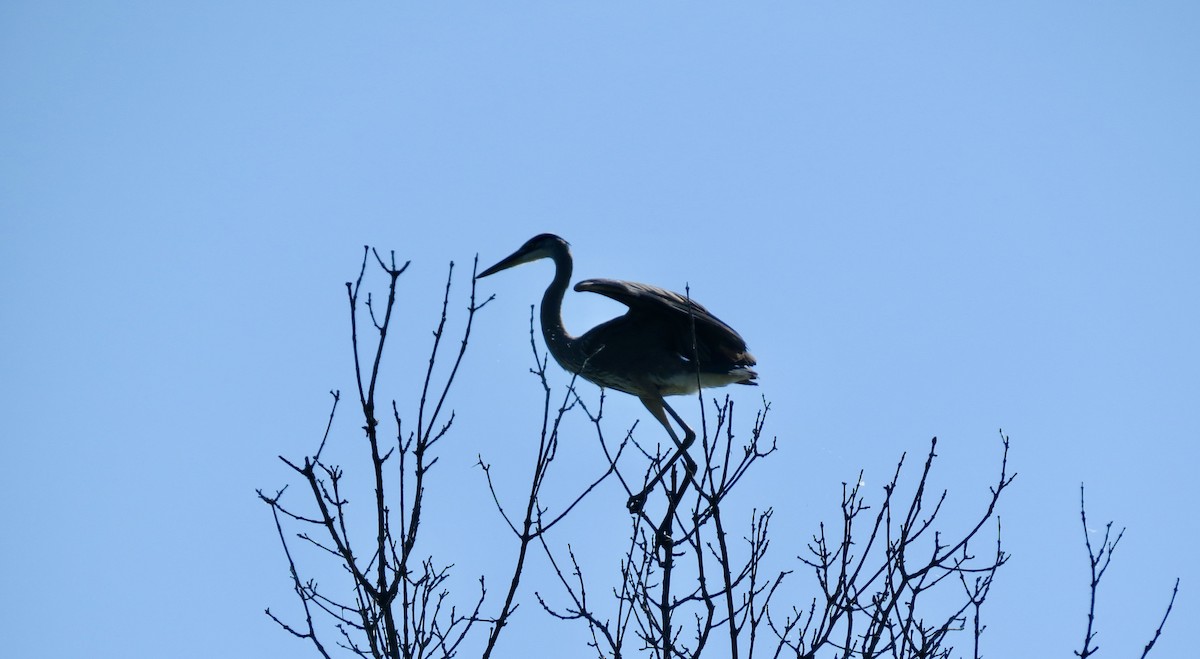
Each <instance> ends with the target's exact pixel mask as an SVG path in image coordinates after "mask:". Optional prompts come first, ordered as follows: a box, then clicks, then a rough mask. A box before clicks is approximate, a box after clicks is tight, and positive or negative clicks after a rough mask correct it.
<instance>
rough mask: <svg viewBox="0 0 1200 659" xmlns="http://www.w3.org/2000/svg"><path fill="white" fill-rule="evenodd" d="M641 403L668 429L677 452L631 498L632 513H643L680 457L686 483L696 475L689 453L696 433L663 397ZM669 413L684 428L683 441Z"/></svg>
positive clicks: (649, 398)
mask: <svg viewBox="0 0 1200 659" xmlns="http://www.w3.org/2000/svg"><path fill="white" fill-rule="evenodd" d="M641 401H642V404H643V405H645V406H646V409H647V410H649V411H650V414H652V415H653V416H654V418H655V419H658V422H659V423H661V424H662V427H663V428H666V429H667V434H668V435H670V436H671V441H672V442H674V443H675V449H676V450H675V454H674V455H672V456H671V457H670V459H669V460H667V462H666V463H665V464H664V465H663V466H662V468H661V469H659V470H658V474H657V475H656V476H655V477H654V478H652V479H651V480H650V482H649V483H646V487H644V488H642V491H641V492H638V493H637V494H635V495H633V496H631V497H629V502H628V503H627V504H626V507H627V508H628V509H629V512H631V513H639V512H641V510H642V507H643V506H645V505H646V497H647V496H649V495H650V490H653V489H654V487H655V486H656V485H658V482H659V481H661V480H662V479H663V476H665V475H666V473H667V470H668V469H670V468H671V465H673V464H675V461H676V460H678V459H679V456H681V455H682V456H683V458H684V465H685V469H686V470H687V478H686V479H685V482H691V480H692V476H693V475H694V474H695V473H696V461H695V460H692V456H690V455H688V453H687V450H688V447H690V446H691V445H692V443H693V442H695V441H696V432H695V431H694V430H692V429H691V427H690V426H688V424H687V423H684V421H683V419H682V418H680V416H679V415H678V414H676V413H675V410H673V409H671V406H670V405H667V401H665V400H663V398H662V396H655V397H650V396H642V397H641ZM667 412H670V414H671V416H672V417H673V418H674V419H675V421H676V423H678V424H679V426H680V427H681V428H683V441H680V440H679V436H678V435H676V434H675V429H674V428H672V427H671V422H670V421H668V420H667V414H666V413H667Z"/></svg>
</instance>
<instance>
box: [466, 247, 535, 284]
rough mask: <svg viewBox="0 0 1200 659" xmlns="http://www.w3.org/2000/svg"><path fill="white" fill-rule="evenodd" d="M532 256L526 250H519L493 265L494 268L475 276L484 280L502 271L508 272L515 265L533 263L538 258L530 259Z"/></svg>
mask: <svg viewBox="0 0 1200 659" xmlns="http://www.w3.org/2000/svg"><path fill="white" fill-rule="evenodd" d="M530 256H531V255H530V252H528V251H526V250H525V249H524V248H522V249H518V250H517V251H515V252H513V253H512V254H509V255H508V256H506V257H504V258H503V259H502V260H501V261H500V262H499V263H497V264H496V265H493V266H492V267H490V268H488V269H487V270H484V271H483V272H481V273H479V274H477V275H475V278H476V279H483V278H484V277H487V276H490V275H494V274H496V273H497V272H500V271H501V270H507V269H509V268H511V267H513V266H515V265H521V264H522V263H529V262H530V261H533V260H534V259H535V258H536V257H534V258H530Z"/></svg>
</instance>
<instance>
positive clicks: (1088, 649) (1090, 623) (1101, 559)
mask: <svg viewBox="0 0 1200 659" xmlns="http://www.w3.org/2000/svg"><path fill="white" fill-rule="evenodd" d="M1079 519H1080V521H1081V522H1083V541H1084V544H1085V546H1086V547H1087V552H1088V567H1089V568H1090V570H1091V581H1090V582H1089V584H1088V592H1089V595H1090V597H1089V598H1088V614H1087V629H1086V631H1084V634H1083V649H1082V650H1076V651H1075V656H1077V657H1079V659H1088V657H1091V656H1092V655H1094V654H1096V652H1097V651H1098V650H1099V649H1100V646H1098V645H1095V644H1094V642H1095V640H1096V634H1097V632H1096V631H1095V623H1096V592H1097V591H1098V589H1099V587H1100V580H1101V579H1102V578H1104V573H1105V572H1107V571H1108V565H1109V563H1110V562H1111V561H1112V557H1113V552H1114V551H1116V549H1117V545H1118V544H1119V543H1120V542H1121V538H1123V537H1125V529H1123V528H1122V529H1121V530H1120V531H1118V532H1117V536H1116V537H1115V538H1114V537H1113V536H1112V528H1113V523H1112V522H1108V523H1107V524H1105V525H1104V538H1103V539H1102V540H1100V545H1099V547H1096V548H1094V547H1093V546H1092V534H1091V531H1090V530H1089V529H1088V521H1087V507H1086V506H1085V505H1084V499H1083V485H1082V484H1081V485H1080V486H1079ZM1178 594H1179V579H1175V587H1174V588H1172V589H1171V601H1169V602H1167V610H1166V611H1164V612H1163V617H1162V620H1161V621H1159V623H1158V628H1157V629H1155V630H1154V636H1153V637H1151V638H1150V641H1149V642H1148V643H1146V646H1145V647H1144V648H1143V649H1142V658H1143V659H1145V657H1146V655H1148V654H1150V650H1152V649H1153V648H1154V644H1155V643H1157V642H1158V638H1159V637H1160V636H1162V630H1163V626H1165V625H1166V624H1167V618H1169V617H1170V616H1171V609H1173V608H1174V607H1175V596H1176V595H1178Z"/></svg>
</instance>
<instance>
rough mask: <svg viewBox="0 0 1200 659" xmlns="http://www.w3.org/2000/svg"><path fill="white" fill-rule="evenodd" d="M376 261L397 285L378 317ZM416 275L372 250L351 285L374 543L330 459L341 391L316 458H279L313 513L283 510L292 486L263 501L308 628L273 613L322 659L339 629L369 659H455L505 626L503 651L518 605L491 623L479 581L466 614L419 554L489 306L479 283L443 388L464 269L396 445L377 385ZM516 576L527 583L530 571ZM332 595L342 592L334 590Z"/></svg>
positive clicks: (345, 644) (440, 569) (441, 574)
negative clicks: (304, 549)
mask: <svg viewBox="0 0 1200 659" xmlns="http://www.w3.org/2000/svg"><path fill="white" fill-rule="evenodd" d="M371 256H374V259H375V263H376V264H378V266H379V268H380V269H381V270H382V271H383V273H384V274H385V275H386V277H387V280H388V285H387V298H386V302H385V303H384V305H383V308H382V310H380V309H377V304H376V303H375V301H374V299H373V298H372V296H371V295H370V293H367V296H366V299H365V301H364V300H363V299H362V296H361V295H362V292H363V277H364V275H365V273H366V271H367V265H368V262H369V260H370V257H371ZM408 266H409V263H407V262H406V263H405V264H404V265H402V266H397V265H396V260H395V255H394V254H393V255H392V256H391V259H390V261H389V262H385V261H384V260H383V258H382V257H380V256H379V254H378V253H377V252H375V251H374V250H370V249H369V248H368V249H364V253H363V261H362V267H361V268H360V270H359V274H358V278H357V280H355V281H354V282H352V283H351V282H347V283H346V293H347V298H348V301H349V308H350V328H351V332H350V340H351V344H352V346H353V349H354V371H355V374H356V381H357V382H356V384H357V394H358V404H359V405H358V407H359V409H360V410H361V413H362V418H363V426H362V429H363V432H364V434H365V437H366V443H367V447H368V452H369V456H370V462H369V465H370V470H369V472H368V473H367V474H366V475H365V476H364V477H362V478H365V479H367V480H368V481H370V482H371V483H372V484H373V488H372V489H373V493H374V501H373V503H374V505H373V506H372V508H371V509H370V510H364V511H360V514H366V515H369V516H370V518H372V519H373V533H372V534H371V536H370V537H369V538H368V539H367V540H368V541H367V542H366V543H362V542H361V541H362V540H363V539H362V538H356V537H353V534H352V533H351V531H350V529H351V528H352V527H353V524H352V523H351V521H350V519H351V512H352V511H351V508H350V505H349V501H348V499H347V497H346V496H345V494H344V490H345V483H346V480H345V479H346V476H347V472H346V471H344V470H343V468H342V467H340V466H338V465H335V464H330V463H329V462H327V461H326V459H325V458H324V457H323V453H324V451H325V449H326V447H327V444H328V442H329V440H330V430H331V428H332V426H333V418H334V414H335V413H336V411H337V407H338V403H339V402H340V401H341V394H340V393H339V392H336V391H335V392H332V395H333V409H332V410H331V412H330V415H329V424H328V425H327V426H326V429H325V434H324V436H323V437H322V439H321V442H320V444H319V445H318V446H317V449H316V451H314V452H313V453H312V454H310V455H306V456H304V458H303V460H301V461H294V460H290V459H288V458H286V457H283V456H280V460H282V461H283V462H284V463H285V464H287V465H288V466H289V467H290V468H291V469H292V470H293V471H294V472H295V473H296V474H297V475H298V476H299V477H300V479H301V481H302V482H303V484H304V486H305V488H306V489H307V491H308V494H309V497H308V499H307V504H305V508H301V507H296V506H294V505H291V504H285V503H284V499H283V497H284V493H285V491H286V490H287V487H286V486H285V487H284V488H282V489H280V490H278V491H276V492H275V493H274V494H272V495H267V494H264V493H263V492H262V491H261V490H260V491H259V493H258V494H259V497H260V499H261V500H262V501H263V502H265V503H266V504H267V505H268V506H270V508H271V512H272V514H273V516H274V520H275V526H276V529H277V531H278V534H279V540H280V542H281V543H282V545H283V550H284V554H285V556H286V558H287V563H288V568H289V570H290V574H291V578H292V586H293V589H294V590H295V592H296V596H297V597H298V598H299V600H300V604H301V607H302V610H303V613H304V621H303V623H301V624H295V623H290V624H289V623H286V622H284V621H283V620H282V619H281V618H279V617H278V616H276V615H275V614H273V613H272V612H271V610H270V609H267V611H266V613H267V615H268V616H270V617H271V619H273V620H274V621H275V622H276V623H278V624H279V625H280V626H281V627H282V628H283V629H285V630H287V631H288V632H290V633H291V634H293V635H294V636H296V637H298V638H301V639H307V640H309V641H311V643H312V645H313V647H314V649H315V650H316V651H317V652H318V653H319V654H320V655H321V656H323V657H329V656H331V655H330V647H329V645H328V644H329V642H330V641H329V640H328V629H327V627H326V625H327V624H329V623H331V624H332V625H333V627H334V628H336V630H337V634H336V641H334V642H335V643H336V644H337V645H339V646H341V647H342V648H345V649H346V650H349V651H350V652H352V653H353V654H356V655H358V656H362V657H389V658H397V659H398V658H400V657H405V658H409V657H452V656H454V655H455V654H456V652H457V651H458V649H459V647H460V645H461V644H462V643H463V641H464V640H465V639H466V638H467V637H468V635H469V634H471V633H472V632H473V630H474V629H475V627H476V625H477V624H478V623H481V622H484V623H492V624H493V625H494V628H493V630H492V631H491V632H490V637H491V640H490V643H491V644H494V642H495V636H496V635H498V634H499V628H500V626H501V625H498V624H495V623H496V621H497V620H502V618H503V616H504V612H505V611H506V610H507V606H508V604H506V605H505V607H504V608H502V609H501V614H500V615H499V616H495V617H487V616H485V615H483V614H482V613H481V612H482V609H483V606H484V603H485V600H486V597H487V588H486V584H485V581H484V579H483V578H482V577H480V579H479V591H478V594H477V595H475V596H473V597H472V599H471V600H469V601H468V602H467V604H466V606H465V608H461V609H460V608H459V607H458V606H457V605H456V603H455V600H454V599H453V598H452V597H451V595H450V593H449V592H448V591H447V590H446V588H445V586H446V581H447V579H448V578H449V573H450V567H449V566H447V565H441V564H438V563H437V562H436V561H435V560H434V558H433V557H428V556H427V557H422V556H421V552H420V551H419V550H418V542H419V538H420V529H421V522H422V513H423V511H424V509H425V501H424V494H425V487H426V483H427V479H428V478H429V477H430V472H431V470H432V469H433V467H434V465H435V464H436V463H437V461H438V457H437V455H436V454H435V449H437V448H441V442H442V441H443V440H444V439H445V438H446V436H447V433H448V432H449V431H450V429H451V427H452V425H453V423H454V413H453V412H449V413H448V414H447V411H446V408H445V404H446V398H447V395H448V394H449V392H450V389H451V386H452V385H453V383H454V380H455V376H456V374H457V373H458V368H459V365H460V364H461V363H462V360H463V356H464V355H465V353H466V349H467V345H468V339H469V338H470V333H471V327H472V321H473V320H474V317H475V313H476V312H477V311H479V310H480V309H481V308H483V306H484V305H485V304H486V303H487V301H484V302H483V303H477V302H476V299H475V288H474V280H473V279H472V286H471V291H470V296H469V303H468V305H467V308H466V324H465V329H464V330H463V334H462V338H461V340H460V343H459V347H458V350H457V354H455V355H454V356H453V361H452V366H451V368H450V370H449V373H448V374H447V375H445V376H444V379H443V380H442V381H441V382H435V376H434V373H435V371H434V366H435V364H436V362H437V359H438V357H439V355H440V350H441V348H442V346H443V339H444V338H445V331H446V320H447V311H448V308H449V303H450V291H451V284H452V282H453V275H454V264H453V263H451V264H450V272H449V274H448V276H447V279H446V288H445V296H444V298H443V301H442V311H441V318H440V320H439V321H438V323H437V325H436V329H435V330H434V332H433V342H432V347H431V349H430V353H429V360H428V368H427V369H426V371H425V373H424V384H423V386H422V388H421V394H420V401H419V403H418V404H417V411H416V417H417V420H416V426H415V428H413V429H410V430H408V431H407V433H405V432H404V430H403V427H404V426H403V423H402V419H401V415H400V412H399V408H398V406H397V404H396V402H395V401H392V402H391V416H392V421H393V422H394V425H395V436H394V438H392V439H391V440H385V439H383V438H382V437H381V435H380V425H381V424H380V421H379V418H378V416H377V414H378V409H379V406H378V397H377V385H378V384H379V378H380V373H381V369H382V365H383V363H384V362H383V356H384V348H385V346H386V345H387V339H388V333H389V330H391V329H392V325H393V323H394V322H395V315H394V311H395V307H396V284H397V280H398V279H399V278H400V276H401V275H402V274H403V273H404V272H405V270H406V269H407V268H408ZM364 316H365V317H366V318H368V319H369V320H370V322H371V327H372V329H373V330H374V334H375V335H376V340H375V342H374V346H369V347H366V348H365V349H364V346H363V345H362V342H363V341H364V340H365V338H366V337H365V336H363V335H362V334H363V333H362V332H361V331H360V330H361V327H360V325H361V321H362V320H363V319H364ZM355 478H359V476H355ZM285 524H287V525H298V526H299V528H300V529H301V530H300V531H299V532H298V533H295V534H294V535H292V534H291V533H288V532H286V531H285V530H284V526H285ZM297 541H299V542H301V543H303V544H305V545H307V546H310V547H313V548H316V549H317V550H319V551H318V552H317V553H318V554H321V555H326V556H329V557H332V558H333V560H334V561H335V562H337V563H338V564H339V565H340V566H341V567H342V568H343V569H344V570H345V571H346V572H347V573H348V575H349V578H350V580H351V582H352V584H353V590H352V592H353V597H352V599H350V600H341V599H338V597H336V596H333V595H330V594H329V591H327V590H324V589H322V588H320V587H319V586H318V584H317V582H316V581H315V580H312V579H307V578H305V577H304V576H303V575H304V572H303V570H302V567H301V566H300V565H299V564H298V561H297V560H296V554H295V550H294V545H295V543H296V542H297ZM364 544H365V550H364ZM515 570H516V571H517V572H519V571H520V566H519V565H518V566H517V567H516V568H515ZM514 579H515V577H514ZM333 592H341V591H340V590H338V589H335V590H334V591H333Z"/></svg>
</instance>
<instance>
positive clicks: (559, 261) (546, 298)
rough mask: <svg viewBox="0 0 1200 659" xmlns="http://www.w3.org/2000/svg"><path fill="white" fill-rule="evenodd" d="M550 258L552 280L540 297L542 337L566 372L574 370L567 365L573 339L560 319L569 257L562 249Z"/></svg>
mask: <svg viewBox="0 0 1200 659" xmlns="http://www.w3.org/2000/svg"><path fill="white" fill-rule="evenodd" d="M552 258H553V259H554V280H553V281H551V282H550V286H549V287H547V288H546V293H545V295H543V296H542V337H543V338H544V339H545V340H546V347H548V348H549V349H550V354H552V355H554V359H555V360H557V361H558V363H560V364H562V365H563V366H565V367H567V368H568V370H574V369H571V368H570V366H569V364H571V363H572V362H573V360H572V358H571V350H570V347H571V343H572V342H573V341H574V340H575V337H573V336H571V335H570V334H569V333H567V328H566V327H564V326H563V319H562V303H563V295H564V294H566V292H567V287H568V286H570V285H571V269H572V266H571V255H570V254H569V253H567V252H566V250H565V249H564V250H563V251H562V252H556V253H555V254H554V255H553V257H552Z"/></svg>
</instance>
